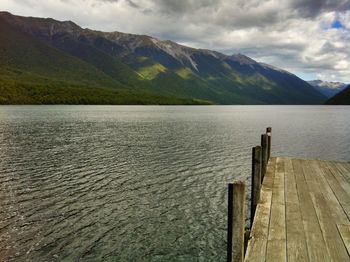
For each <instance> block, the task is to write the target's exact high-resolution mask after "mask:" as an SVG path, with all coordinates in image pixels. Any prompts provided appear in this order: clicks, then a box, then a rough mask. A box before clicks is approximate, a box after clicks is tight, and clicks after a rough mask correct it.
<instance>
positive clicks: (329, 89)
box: [307, 80, 347, 98]
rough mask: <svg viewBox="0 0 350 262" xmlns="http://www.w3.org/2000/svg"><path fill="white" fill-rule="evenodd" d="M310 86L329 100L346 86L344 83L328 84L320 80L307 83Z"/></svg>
mask: <svg viewBox="0 0 350 262" xmlns="http://www.w3.org/2000/svg"><path fill="white" fill-rule="evenodd" d="M307 82H308V83H309V84H310V85H312V86H313V87H315V88H316V90H318V91H319V92H321V93H322V94H323V95H325V96H326V97H327V98H331V97H333V96H335V95H336V94H338V93H339V92H341V91H342V90H344V89H345V88H346V86H347V84H345V83H341V82H329V81H322V80H310V81H307Z"/></svg>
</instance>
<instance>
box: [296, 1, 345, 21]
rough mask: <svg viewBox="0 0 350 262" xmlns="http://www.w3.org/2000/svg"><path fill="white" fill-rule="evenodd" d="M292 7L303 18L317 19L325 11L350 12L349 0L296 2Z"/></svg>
mask: <svg viewBox="0 0 350 262" xmlns="http://www.w3.org/2000/svg"><path fill="white" fill-rule="evenodd" d="M290 7H291V8H292V9H296V10H297V11H298V12H299V14H300V15H301V16H302V17H315V16H318V15H319V14H320V13H322V12H325V11H338V12H344V11H348V10H350V1H348V0H308V1H305V0H295V1H290Z"/></svg>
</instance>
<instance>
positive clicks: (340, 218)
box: [309, 160, 349, 224]
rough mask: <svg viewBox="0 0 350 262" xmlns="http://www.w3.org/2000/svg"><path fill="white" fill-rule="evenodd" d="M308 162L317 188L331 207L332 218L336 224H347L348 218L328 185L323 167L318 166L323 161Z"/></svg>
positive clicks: (321, 164)
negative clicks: (316, 182) (316, 181)
mask: <svg viewBox="0 0 350 262" xmlns="http://www.w3.org/2000/svg"><path fill="white" fill-rule="evenodd" d="M309 164H310V165H311V167H312V168H313V170H314V171H315V173H316V174H318V175H315V176H314V178H315V179H316V180H318V185H319V187H318V189H319V190H320V192H321V193H322V194H323V197H324V198H325V200H326V202H327V203H328V206H329V208H330V209H331V214H332V216H333V220H334V221H335V223H337V224H348V223H349V219H348V217H347V216H346V214H345V212H344V209H343V207H342V206H341V204H340V203H339V201H338V199H337V197H336V196H335V195H334V192H333V191H332V189H331V187H330V186H329V184H328V182H327V179H326V178H325V174H324V172H323V169H322V168H321V167H320V166H325V163H324V161H317V160H311V161H309Z"/></svg>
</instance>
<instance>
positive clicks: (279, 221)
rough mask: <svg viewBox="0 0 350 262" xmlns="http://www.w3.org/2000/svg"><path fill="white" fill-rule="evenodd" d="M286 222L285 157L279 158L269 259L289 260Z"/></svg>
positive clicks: (269, 240) (271, 217) (268, 244)
mask: <svg viewBox="0 0 350 262" xmlns="http://www.w3.org/2000/svg"><path fill="white" fill-rule="evenodd" d="M285 222H286V214H285V199H284V162H283V159H281V158H277V159H276V168H275V179H274V184H273V190H272V204H271V214H270V226H269V235H268V241H267V249H266V260H267V261H280V262H283V261H287V251H286V224H285Z"/></svg>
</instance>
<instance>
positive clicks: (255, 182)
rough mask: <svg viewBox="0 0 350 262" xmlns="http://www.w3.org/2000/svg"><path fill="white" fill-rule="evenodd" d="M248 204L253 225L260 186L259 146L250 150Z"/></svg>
mask: <svg viewBox="0 0 350 262" xmlns="http://www.w3.org/2000/svg"><path fill="white" fill-rule="evenodd" d="M251 185H252V186H251V194H252V196H251V204H250V226H252V225H253V221H254V216H255V210H256V206H257V205H258V202H259V199H260V188H261V146H256V147H253V150H252V184H251Z"/></svg>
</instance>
